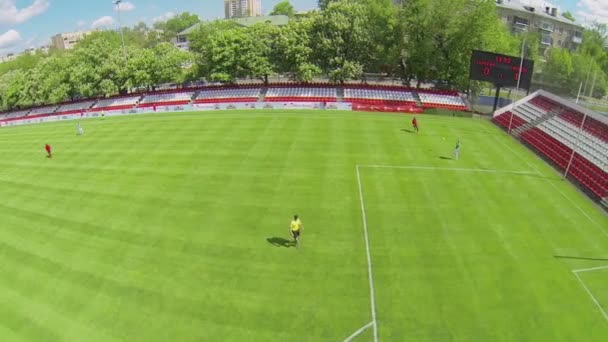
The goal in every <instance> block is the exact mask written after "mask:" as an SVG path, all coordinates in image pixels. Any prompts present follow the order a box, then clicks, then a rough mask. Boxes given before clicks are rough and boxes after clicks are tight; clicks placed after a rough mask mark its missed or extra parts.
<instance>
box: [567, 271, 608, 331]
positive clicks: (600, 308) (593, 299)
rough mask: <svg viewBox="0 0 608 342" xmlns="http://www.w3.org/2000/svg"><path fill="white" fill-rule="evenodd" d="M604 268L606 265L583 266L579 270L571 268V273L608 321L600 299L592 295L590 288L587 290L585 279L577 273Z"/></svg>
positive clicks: (607, 315)
mask: <svg viewBox="0 0 608 342" xmlns="http://www.w3.org/2000/svg"><path fill="white" fill-rule="evenodd" d="M605 269H608V266H600V267H592V268H583V269H579V270H573V271H572V274H574V276H575V277H576V279H577V280H578V282H579V283H580V284H581V286H582V287H583V288H584V289H585V291H586V292H587V294H588V295H589V297H591V300H592V301H593V303H594V304H595V306H597V308H598V310H600V312H601V313H602V316H604V319H605V320H606V321H607V322H608V313H606V310H604V308H603V307H602V305H601V304H600V301H599V300H597V298H595V296H594V295H593V292H591V290H589V288H588V287H587V284H585V281H584V280H583V279H582V278H581V276H580V275H579V273H582V272H592V271H600V270H605Z"/></svg>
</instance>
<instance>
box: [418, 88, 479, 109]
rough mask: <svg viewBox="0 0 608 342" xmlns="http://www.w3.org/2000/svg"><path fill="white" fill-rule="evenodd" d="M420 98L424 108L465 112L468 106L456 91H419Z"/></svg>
mask: <svg viewBox="0 0 608 342" xmlns="http://www.w3.org/2000/svg"><path fill="white" fill-rule="evenodd" d="M417 93H418V97H419V98H420V102H421V103H422V107H424V108H445V109H452V110H465V109H466V108H467V106H466V104H465V103H464V101H463V100H462V98H461V97H460V95H459V94H458V93H457V92H455V91H443V90H430V89H424V90H417Z"/></svg>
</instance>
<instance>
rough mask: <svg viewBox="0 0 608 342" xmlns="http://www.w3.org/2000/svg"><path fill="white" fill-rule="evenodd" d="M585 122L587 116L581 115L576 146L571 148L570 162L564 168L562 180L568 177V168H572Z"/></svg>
mask: <svg viewBox="0 0 608 342" xmlns="http://www.w3.org/2000/svg"><path fill="white" fill-rule="evenodd" d="M585 120H587V114H583V121H581V125H580V127H579V128H578V134H577V135H576V144H575V145H574V147H573V148H572V154H571V155H570V161H569V162H568V166H566V171H565V172H564V179H565V178H567V177H568V172H569V171H570V167H571V166H572V161H573V160H574V154H575V153H576V150H578V145H579V144H580V141H581V134H583V127H585Z"/></svg>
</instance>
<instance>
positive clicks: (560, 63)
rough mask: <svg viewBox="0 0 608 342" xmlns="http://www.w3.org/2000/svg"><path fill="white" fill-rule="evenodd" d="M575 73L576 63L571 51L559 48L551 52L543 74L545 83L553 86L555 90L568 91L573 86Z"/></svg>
mask: <svg viewBox="0 0 608 342" xmlns="http://www.w3.org/2000/svg"><path fill="white" fill-rule="evenodd" d="M573 73H574V63H573V58H572V55H571V54H570V51H568V50H566V49H559V48H554V49H551V50H549V53H548V56H547V62H546V63H545V65H544V68H543V72H542V75H543V77H542V80H543V83H545V84H551V85H552V87H554V88H561V89H568V88H569V87H571V85H572V83H571V80H572V76H573Z"/></svg>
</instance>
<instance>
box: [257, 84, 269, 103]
mask: <svg viewBox="0 0 608 342" xmlns="http://www.w3.org/2000/svg"><path fill="white" fill-rule="evenodd" d="M266 94H268V87H263V88H262V90H260V95H259V96H258V102H264V101H265V100H266Z"/></svg>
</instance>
